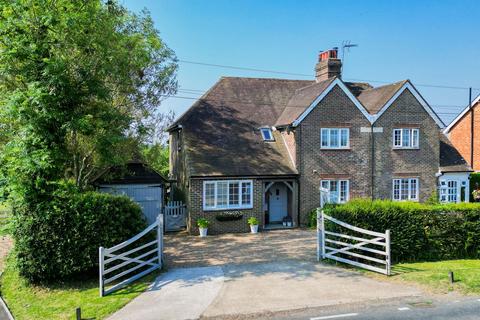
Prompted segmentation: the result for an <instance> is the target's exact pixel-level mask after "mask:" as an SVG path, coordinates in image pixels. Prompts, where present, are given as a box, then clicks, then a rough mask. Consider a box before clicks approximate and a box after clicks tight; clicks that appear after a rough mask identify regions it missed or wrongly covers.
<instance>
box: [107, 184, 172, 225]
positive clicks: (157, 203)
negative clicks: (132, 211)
mask: <svg viewBox="0 0 480 320" xmlns="http://www.w3.org/2000/svg"><path fill="white" fill-rule="evenodd" d="M100 192H107V193H111V194H123V195H126V196H128V197H130V198H131V199H132V200H134V201H135V202H137V203H138V204H139V205H140V207H142V211H143V214H144V215H145V217H146V218H147V222H148V224H151V223H153V222H155V219H156V218H157V216H158V214H159V213H160V210H161V207H162V198H163V189H162V186H161V185H158V184H157V185H155V184H115V185H101V186H100Z"/></svg>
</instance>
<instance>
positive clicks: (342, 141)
mask: <svg viewBox="0 0 480 320" xmlns="http://www.w3.org/2000/svg"><path fill="white" fill-rule="evenodd" d="M340 146H342V147H346V146H348V129H342V130H341V139H340Z"/></svg>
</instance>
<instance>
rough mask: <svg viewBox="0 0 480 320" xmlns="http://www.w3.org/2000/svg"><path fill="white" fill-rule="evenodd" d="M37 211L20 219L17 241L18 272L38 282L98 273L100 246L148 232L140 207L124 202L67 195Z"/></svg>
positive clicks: (103, 196) (108, 197) (19, 215)
mask: <svg viewBox="0 0 480 320" xmlns="http://www.w3.org/2000/svg"><path fill="white" fill-rule="evenodd" d="M32 210H35V212H34V213H31V212H30V211H28V210H27V209H26V208H20V210H19V212H18V213H16V214H15V217H14V224H15V230H14V238H15V248H16V249H15V250H16V257H17V265H18V268H19V272H20V274H21V275H22V276H24V277H25V278H27V279H28V280H30V281H33V282H40V281H50V280H58V279H62V278H66V277H71V276H76V275H80V274H84V273H89V272H93V271H95V270H96V268H97V267H98V248H99V247H100V246H103V247H111V246H113V245H115V244H118V243H120V242H122V241H125V240H127V239H128V238H130V237H131V236H133V235H135V234H136V233H138V232H140V231H141V230H143V229H144V228H145V227H146V223H145V220H144V217H143V214H142V212H141V209H140V207H139V206H138V205H137V204H136V203H134V202H133V201H132V200H130V199H129V198H127V197H125V196H114V195H110V194H104V193H97V192H86V193H78V192H75V191H72V190H67V189H62V190H60V191H58V192H56V193H55V194H54V195H53V196H52V198H51V199H50V201H48V202H47V201H44V202H40V203H38V204H37V206H36V207H35V208H32Z"/></svg>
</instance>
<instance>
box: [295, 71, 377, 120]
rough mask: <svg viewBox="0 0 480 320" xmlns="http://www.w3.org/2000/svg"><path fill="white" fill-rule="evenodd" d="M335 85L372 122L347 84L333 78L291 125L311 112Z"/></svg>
mask: <svg viewBox="0 0 480 320" xmlns="http://www.w3.org/2000/svg"><path fill="white" fill-rule="evenodd" d="M335 86H339V87H340V89H342V90H343V92H345V94H346V95H347V96H348V97H349V98H350V100H351V101H352V102H353V103H354V104H355V106H356V107H357V108H358V110H360V112H361V113H362V114H363V115H364V116H365V117H366V118H367V119H368V121H370V123H372V122H373V120H374V117H373V116H372V115H370V114H369V113H368V111H367V110H366V109H365V107H364V106H363V105H362V104H361V103H360V101H358V99H357V98H356V97H355V96H354V95H353V94H352V93H351V92H350V90H349V89H348V88H347V86H346V85H345V84H344V83H343V82H342V80H340V79H338V78H337V79H335V80H334V81H333V82H332V83H331V84H330V85H329V86H328V87H327V88H326V89H325V90H323V92H322V93H321V94H320V95H319V96H318V97H317V98H316V99H315V100H314V101H313V102H312V103H311V104H310V106H309V107H308V108H307V110H305V111H304V112H303V113H302V114H301V115H300V117H298V119H297V120H295V121H294V122H293V123H292V126H293V127H297V126H298V125H299V124H300V122H302V121H303V119H305V118H306V116H308V115H309V114H310V112H312V110H313V109H314V108H315V107H316V106H317V105H318V104H319V103H320V102H321V101H322V100H323V99H324V98H325V97H326V96H327V94H329V93H330V91H332V90H333V88H335Z"/></svg>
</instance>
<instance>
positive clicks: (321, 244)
mask: <svg viewBox="0 0 480 320" xmlns="http://www.w3.org/2000/svg"><path fill="white" fill-rule="evenodd" d="M320 259H325V227H324V219H323V211H322V209H320V208H317V261H320Z"/></svg>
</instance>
